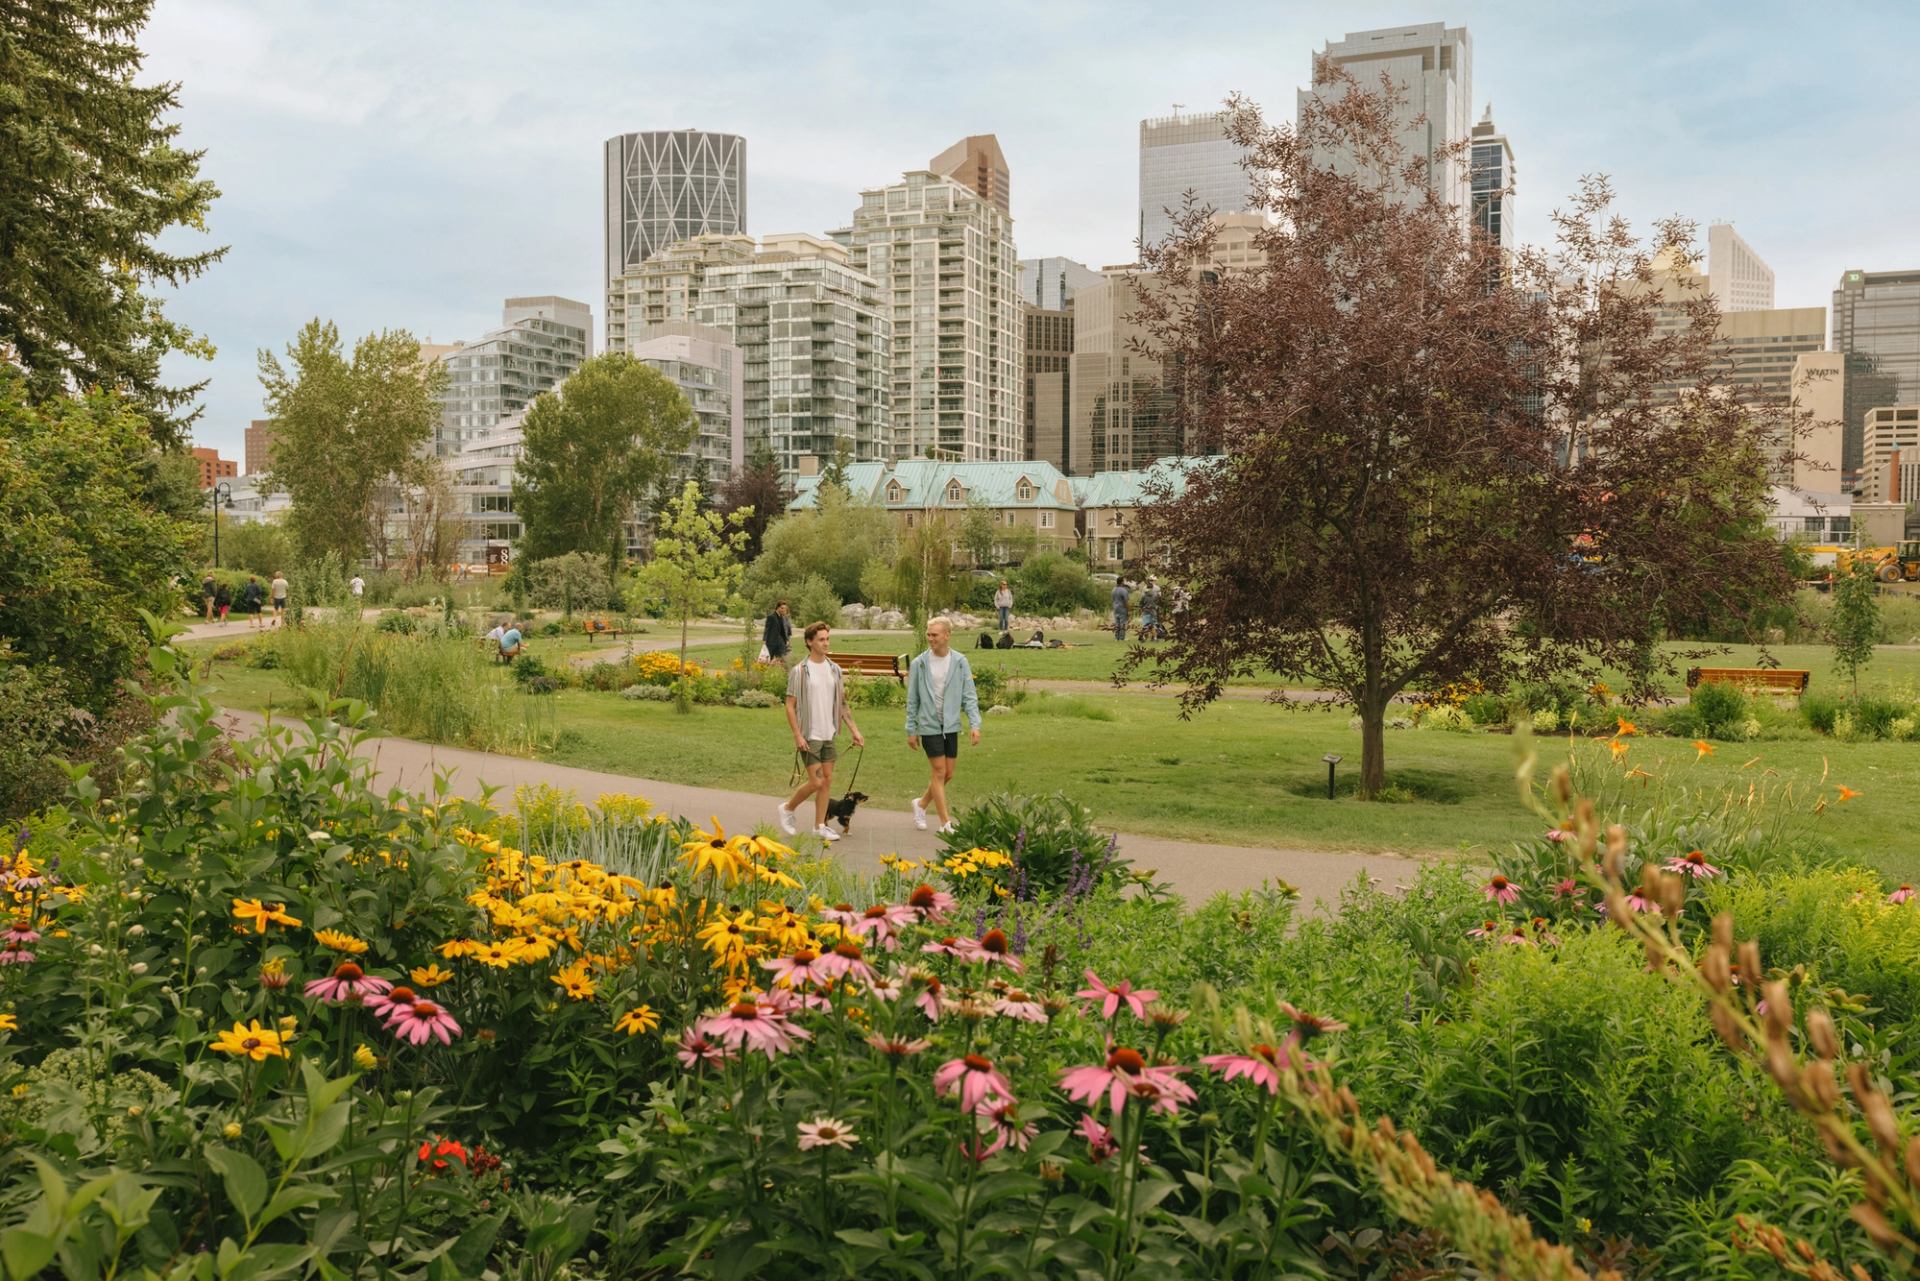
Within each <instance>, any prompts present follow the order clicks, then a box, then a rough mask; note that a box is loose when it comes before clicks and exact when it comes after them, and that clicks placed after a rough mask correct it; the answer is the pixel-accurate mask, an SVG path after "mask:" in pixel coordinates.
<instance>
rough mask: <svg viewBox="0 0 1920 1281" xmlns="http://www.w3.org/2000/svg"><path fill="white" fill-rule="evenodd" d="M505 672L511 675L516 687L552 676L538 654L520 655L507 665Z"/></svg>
mask: <svg viewBox="0 0 1920 1281" xmlns="http://www.w3.org/2000/svg"><path fill="white" fill-rule="evenodd" d="M507 671H508V672H510V673H512V675H513V682H514V684H516V685H530V684H532V683H533V682H534V681H537V680H539V679H541V678H542V677H545V676H551V675H553V673H552V672H549V671H548V670H547V665H546V663H545V661H544V660H542V659H541V657H540V656H539V655H538V654H524V653H523V654H521V655H520V657H518V658H516V659H514V660H513V662H512V663H511V664H509V665H508V667H507Z"/></svg>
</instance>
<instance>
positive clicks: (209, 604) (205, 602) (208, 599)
mask: <svg viewBox="0 0 1920 1281" xmlns="http://www.w3.org/2000/svg"><path fill="white" fill-rule="evenodd" d="M217 590H219V586H218V584H216V583H215V582H214V581H213V571H212V570H208V571H207V576H206V577H205V578H203V579H201V580H200V610H201V612H202V613H204V614H205V615H206V618H207V621H208V622H209V623H211V622H212V621H213V594H214V592H216V591H217Z"/></svg>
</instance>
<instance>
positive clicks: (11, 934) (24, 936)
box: [0, 920, 40, 944]
mask: <svg viewBox="0 0 1920 1281" xmlns="http://www.w3.org/2000/svg"><path fill="white" fill-rule="evenodd" d="M0 939H4V940H5V941H7V942H9V943H21V944H25V943H38V942H39V941H40V931H39V930H36V929H34V928H33V927H32V926H29V925H26V924H23V923H22V922H20V921H18V920H16V921H15V922H14V923H13V924H12V925H9V926H8V927H7V928H6V930H5V931H0Z"/></svg>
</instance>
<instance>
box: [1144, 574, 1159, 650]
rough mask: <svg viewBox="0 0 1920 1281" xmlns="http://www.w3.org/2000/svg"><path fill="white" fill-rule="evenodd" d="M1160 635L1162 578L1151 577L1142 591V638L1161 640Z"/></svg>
mask: <svg viewBox="0 0 1920 1281" xmlns="http://www.w3.org/2000/svg"><path fill="white" fill-rule="evenodd" d="M1160 635H1161V633H1160V580H1159V579H1157V578H1149V579H1147V586H1146V590H1145V591H1143V592H1141V593H1140V639H1141V640H1159V639H1160Z"/></svg>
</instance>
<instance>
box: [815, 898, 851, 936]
mask: <svg viewBox="0 0 1920 1281" xmlns="http://www.w3.org/2000/svg"><path fill="white" fill-rule="evenodd" d="M820 919H821V920H823V921H832V922H833V923H834V924H835V925H839V926H842V927H844V928H846V929H849V930H850V929H852V928H853V927H854V926H856V925H858V924H860V913H858V912H856V911H854V910H853V904H851V903H836V904H835V905H834V906H832V907H829V908H826V909H825V910H823V911H822V912H821V913H820Z"/></svg>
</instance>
